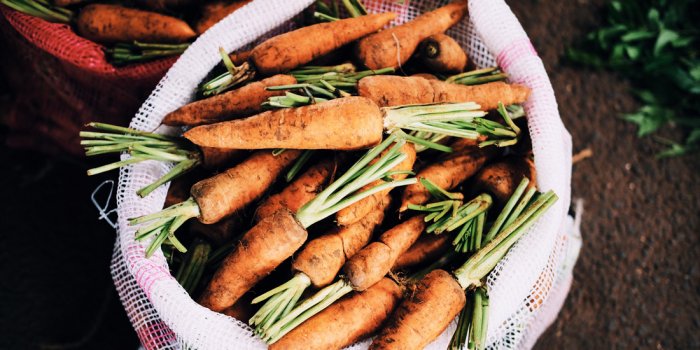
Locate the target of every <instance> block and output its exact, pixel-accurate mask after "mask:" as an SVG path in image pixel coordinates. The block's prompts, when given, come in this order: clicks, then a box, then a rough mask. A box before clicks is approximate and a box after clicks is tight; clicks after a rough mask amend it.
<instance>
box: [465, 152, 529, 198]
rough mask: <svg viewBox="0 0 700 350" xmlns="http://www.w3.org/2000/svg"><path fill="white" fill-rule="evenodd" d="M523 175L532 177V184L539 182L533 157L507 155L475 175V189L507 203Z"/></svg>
mask: <svg viewBox="0 0 700 350" xmlns="http://www.w3.org/2000/svg"><path fill="white" fill-rule="evenodd" d="M523 177H526V178H528V179H530V186H531V187H534V184H535V183H536V182H537V172H536V171H535V163H534V162H533V161H532V159H530V158H529V157H514V156H511V157H507V158H505V159H503V160H502V161H499V162H496V163H493V164H489V165H487V166H486V167H484V168H483V169H481V171H479V173H478V174H476V175H475V176H474V179H475V183H474V190H476V191H481V192H488V193H491V194H492V195H494V197H496V200H497V201H498V202H499V203H505V201H506V200H507V199H508V197H510V196H511V195H512V194H513V191H514V190H515V188H516V187H517V186H518V182H519V181H520V180H521V179H522V178H523Z"/></svg>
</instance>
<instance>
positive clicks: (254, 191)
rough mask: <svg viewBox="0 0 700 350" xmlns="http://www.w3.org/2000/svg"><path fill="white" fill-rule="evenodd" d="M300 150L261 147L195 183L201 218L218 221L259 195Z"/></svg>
mask: <svg viewBox="0 0 700 350" xmlns="http://www.w3.org/2000/svg"><path fill="white" fill-rule="evenodd" d="M299 154H300V152H299V151H294V150H288V151H285V152H283V153H282V154H280V155H277V156H275V155H273V154H272V152H270V151H267V150H266V151H258V152H256V153H253V155H251V156H250V157H249V158H248V159H246V160H245V161H244V162H242V163H241V164H238V165H237V166H235V167H233V168H230V169H228V170H226V171H225V172H223V173H220V174H218V175H216V176H214V177H211V178H208V179H205V180H202V181H200V182H198V183H196V184H194V186H192V189H191V190H190V193H191V195H192V198H193V199H194V200H195V202H196V203H197V206H198V207H199V212H200V215H199V221H201V222H202V223H205V224H211V223H215V222H217V221H219V220H221V219H223V218H225V217H227V216H229V215H231V214H233V213H235V212H236V211H238V210H240V209H242V208H243V207H244V206H246V205H247V204H249V203H251V202H252V201H253V200H255V199H257V198H259V197H260V196H261V195H262V194H263V193H264V192H265V190H266V189H267V188H268V187H270V185H272V183H273V181H275V179H277V176H278V175H279V174H280V173H281V172H282V170H283V169H284V168H285V167H287V165H289V164H290V163H291V162H292V161H294V159H296V158H297V157H298V156H299Z"/></svg>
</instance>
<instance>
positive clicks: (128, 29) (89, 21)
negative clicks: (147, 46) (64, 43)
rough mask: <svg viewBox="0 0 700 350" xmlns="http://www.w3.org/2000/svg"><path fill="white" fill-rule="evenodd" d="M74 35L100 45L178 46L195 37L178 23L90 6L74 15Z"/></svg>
mask: <svg viewBox="0 0 700 350" xmlns="http://www.w3.org/2000/svg"><path fill="white" fill-rule="evenodd" d="M76 26H77V29H78V33H79V34H80V35H81V36H83V37H85V38H87V39H90V40H93V41H97V42H100V43H118V42H132V41H140V42H147V43H182V42H186V41H188V40H190V39H192V38H193V37H195V35H196V34H195V32H194V31H193V30H192V28H190V26H189V25H188V24H187V23H186V22H185V21H182V20H180V19H177V18H175V17H170V16H166V15H161V14H159V13H155V12H149V11H142V10H136V9H131V8H126V7H122V6H119V5H106V4H90V5H87V6H85V7H84V8H83V9H82V10H81V11H80V13H79V14H78V17H77V20H76Z"/></svg>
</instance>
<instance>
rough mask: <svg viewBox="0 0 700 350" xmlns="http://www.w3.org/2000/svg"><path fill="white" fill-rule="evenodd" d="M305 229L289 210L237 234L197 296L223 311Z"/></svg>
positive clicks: (296, 244)
mask: <svg viewBox="0 0 700 350" xmlns="http://www.w3.org/2000/svg"><path fill="white" fill-rule="evenodd" d="M306 237H307V233H306V230H305V229H304V228H303V227H301V226H300V225H299V224H298V223H297V221H296V219H295V218H294V216H293V215H292V213H291V212H289V210H280V211H278V212H276V213H275V214H273V215H272V216H268V217H267V218H264V219H263V220H261V221H260V222H258V224H257V225H255V226H254V227H253V228H252V229H250V231H248V232H246V233H245V234H244V235H243V238H241V242H240V244H239V245H238V246H237V247H236V248H235V249H234V251H233V252H232V253H231V254H229V255H228V256H227V257H226V259H225V260H224V261H223V263H222V265H221V267H220V268H219V270H217V271H216V273H215V274H214V277H213V278H212V280H211V282H209V285H208V286H207V288H206V290H205V291H204V293H203V294H202V296H201V297H200V299H199V303H200V304H201V305H202V306H205V307H207V308H209V309H211V310H213V311H223V310H225V309H227V308H229V307H231V306H232V305H233V304H235V303H236V301H237V300H238V299H239V298H240V297H241V296H242V295H243V294H245V293H246V292H247V291H248V290H249V289H250V288H252V287H253V286H254V285H255V284H257V283H258V282H259V281H260V280H261V279H262V278H263V277H265V276H267V275H268V274H270V272H272V270H274V269H275V268H276V267H277V266H278V265H279V264H280V263H282V261H284V260H286V259H287V258H288V257H289V256H290V255H291V254H292V253H294V251H296V250H297V249H299V247H301V245H302V244H303V243H304V241H305V240H306Z"/></svg>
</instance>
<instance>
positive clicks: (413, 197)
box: [399, 139, 494, 211]
mask: <svg viewBox="0 0 700 350" xmlns="http://www.w3.org/2000/svg"><path fill="white" fill-rule="evenodd" d="M471 142H474V141H466V140H465V141H462V140H461V139H460V140H458V141H456V143H457V144H458V145H456V146H455V147H453V149H454V152H453V153H450V154H448V155H446V156H445V157H443V158H442V159H440V160H438V161H437V162H435V163H433V164H430V165H428V166H427V167H425V168H423V169H422V170H421V171H419V172H418V174H416V177H418V178H422V179H428V180H430V181H431V182H433V183H434V184H435V185H437V186H439V187H440V188H443V189H445V190H451V189H454V188H455V187H457V185H459V184H460V183H462V182H463V181H465V180H467V179H468V178H470V177H471V176H472V175H474V174H476V172H477V171H479V169H481V167H482V166H483V165H484V163H485V162H486V161H487V160H488V159H489V157H490V156H491V155H492V154H493V153H494V151H493V149H489V148H479V147H478V146H476V145H474V146H472V147H468V146H466V147H465V146H463V145H468V144H469V143H471ZM428 199H430V192H429V191H428V189H427V188H426V187H425V186H423V184H422V183H421V182H418V183H415V184H413V185H409V186H407V187H406V189H405V190H404V192H403V197H402V200H401V207H400V208H399V211H406V210H407V209H408V205H409V204H416V205H420V204H423V203H425V202H427V201H428Z"/></svg>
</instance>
